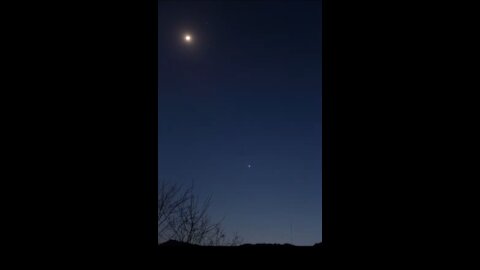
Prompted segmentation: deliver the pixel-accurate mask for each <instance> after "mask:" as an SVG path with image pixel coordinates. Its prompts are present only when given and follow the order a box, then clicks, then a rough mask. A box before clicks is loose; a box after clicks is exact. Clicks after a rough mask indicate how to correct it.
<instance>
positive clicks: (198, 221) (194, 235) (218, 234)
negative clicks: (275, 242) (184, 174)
mask: <svg viewBox="0 0 480 270" xmlns="http://www.w3.org/2000/svg"><path fill="white" fill-rule="evenodd" d="M210 202H211V197H209V198H207V199H206V200H205V201H204V202H203V203H200V202H199V200H198V198H197V197H195V196H194V193H193V187H190V188H186V189H184V188H182V187H181V186H179V185H175V184H173V185H168V184H166V183H165V182H162V183H161V184H160V187H159V192H158V242H159V243H160V242H164V241H167V240H176V241H180V242H184V243H189V244H197V245H209V246H220V245H222V246H224V245H230V246H235V245H239V244H241V242H242V240H241V238H240V237H239V236H238V235H237V234H235V235H234V236H233V237H232V238H231V239H227V237H226V236H225V232H224V230H223V227H222V221H223V220H220V221H212V220H211V218H210V217H209V216H208V212H207V211H208V209H209V207H210Z"/></svg>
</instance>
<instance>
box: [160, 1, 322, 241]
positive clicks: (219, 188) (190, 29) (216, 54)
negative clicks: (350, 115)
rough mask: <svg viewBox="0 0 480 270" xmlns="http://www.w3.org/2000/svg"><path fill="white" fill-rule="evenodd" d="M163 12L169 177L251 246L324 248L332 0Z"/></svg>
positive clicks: (164, 164) (199, 5) (172, 5)
mask: <svg viewBox="0 0 480 270" xmlns="http://www.w3.org/2000/svg"><path fill="white" fill-rule="evenodd" d="M158 8H159V10H158V11H159V12H158V14H159V18H158V23H159V26H158V29H159V33H158V80H159V82H158V85H159V92H158V119H159V123H158V175H159V180H161V181H168V182H170V183H178V184H184V185H190V183H192V181H193V183H194V189H195V192H196V193H197V194H198V196H200V198H206V197H207V196H208V195H211V196H212V202H211V207H210V212H209V213H210V215H211V216H212V217H213V218H215V219H221V218H223V217H225V219H224V222H223V224H224V227H225V230H226V231H227V233H229V234H230V233H233V232H238V234H239V235H240V236H241V237H242V238H243V240H244V242H245V243H281V244H283V243H292V244H295V245H312V244H314V243H318V242H321V240H322V195H321V194H322V106H321V105H322V47H321V45H322V39H321V36H322V33H321V29H322V25H321V21H322V18H321V14H322V11H321V1H241V2H240V1H239V2H237V1H212V2H211V1H192V2H189V1H159V5H158ZM187 35H188V36H189V38H187V37H186V36H187Z"/></svg>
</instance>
